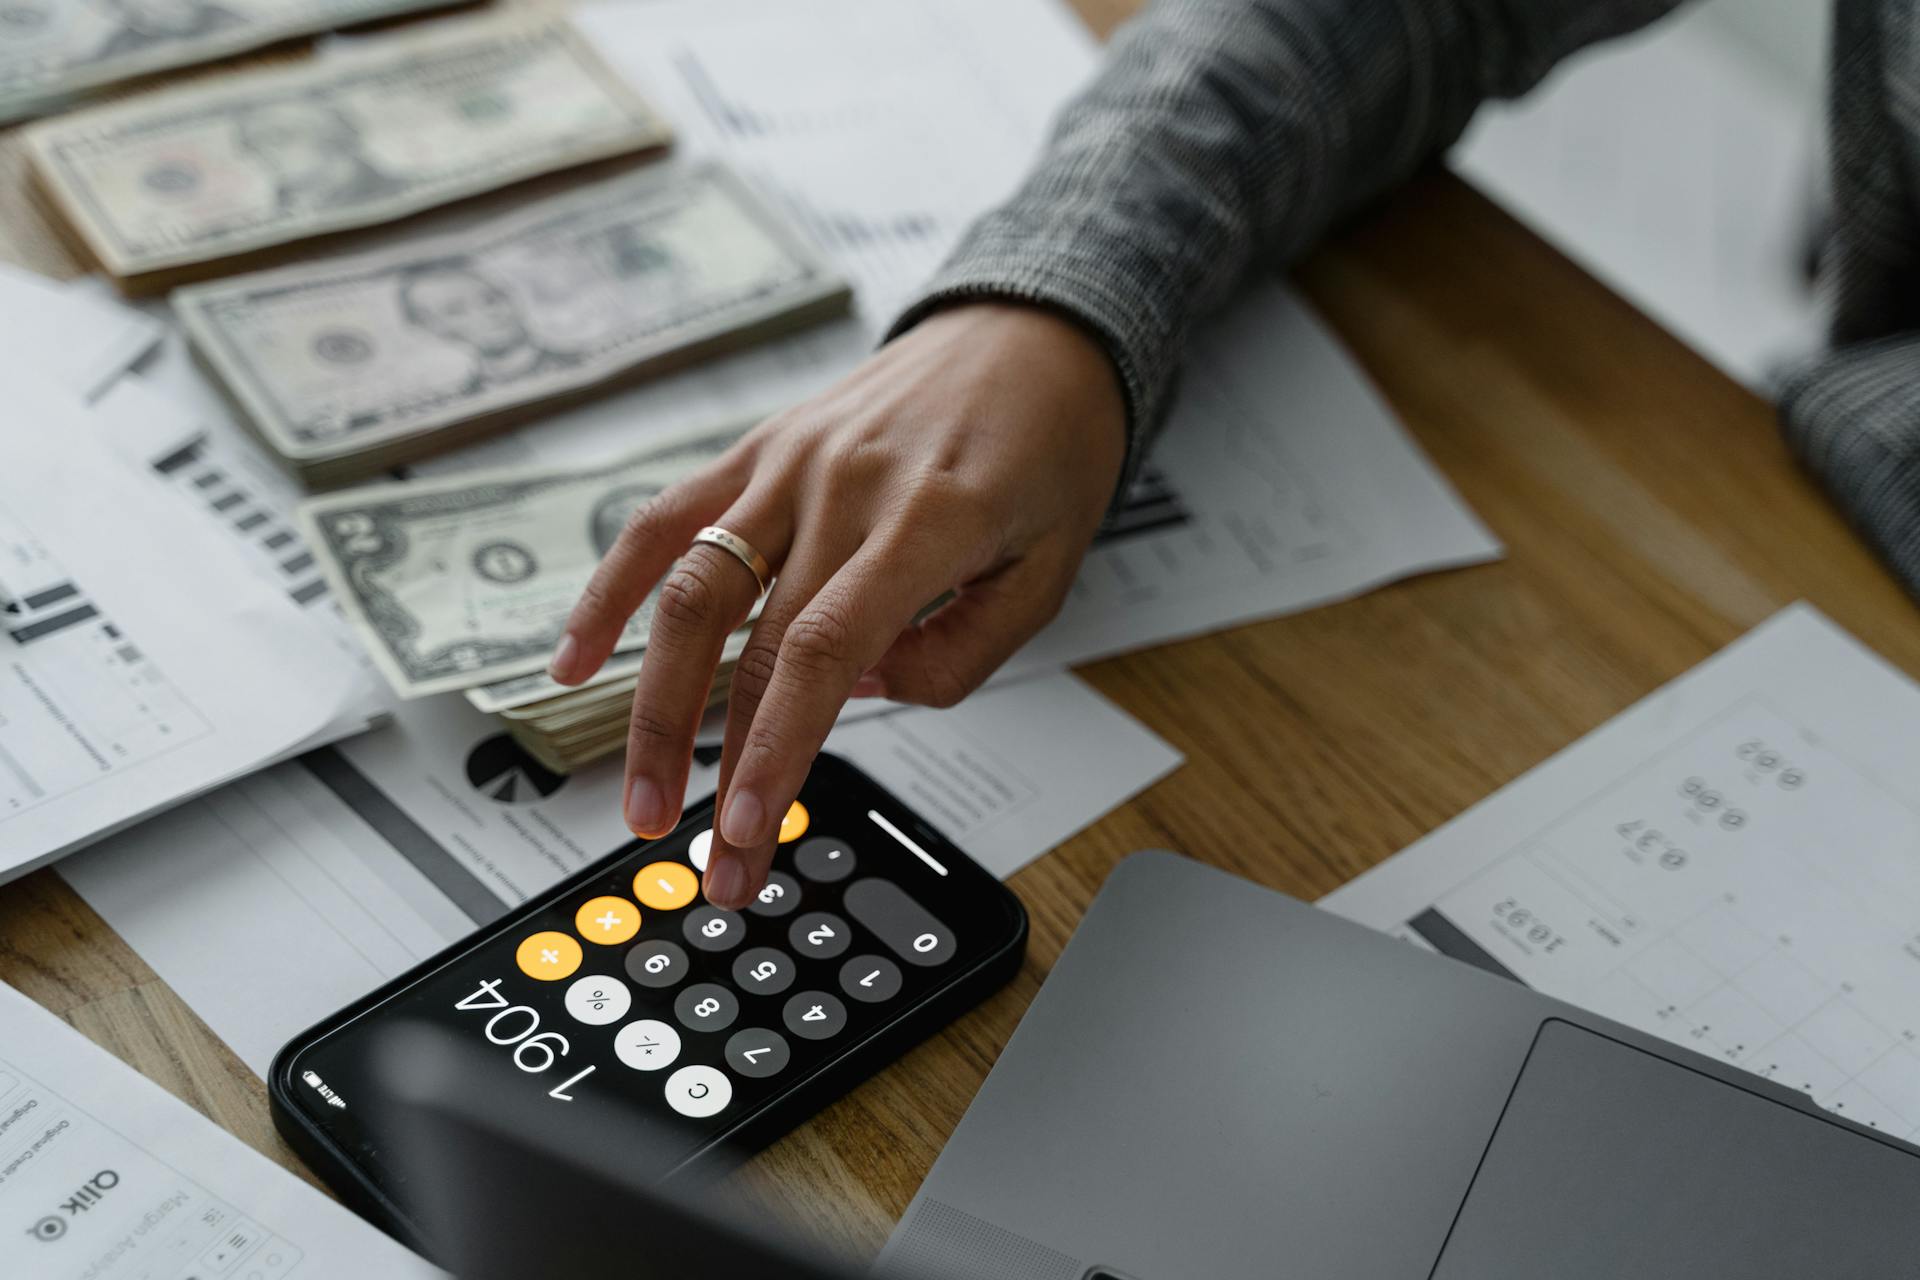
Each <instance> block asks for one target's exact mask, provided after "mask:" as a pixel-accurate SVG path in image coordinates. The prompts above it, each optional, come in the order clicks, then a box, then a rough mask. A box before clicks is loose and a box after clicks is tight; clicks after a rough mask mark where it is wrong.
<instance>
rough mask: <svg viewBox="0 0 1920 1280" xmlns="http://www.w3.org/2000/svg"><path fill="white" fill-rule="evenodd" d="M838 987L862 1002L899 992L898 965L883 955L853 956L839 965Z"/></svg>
mask: <svg viewBox="0 0 1920 1280" xmlns="http://www.w3.org/2000/svg"><path fill="white" fill-rule="evenodd" d="M840 989H841V990H842V991H844V992H846V993H847V994H848V995H849V996H851V997H853V998H854V999H855V1000H858V1001H860V1002H861V1003H862V1004H880V1003H881V1002H882V1001H886V1000H891V999H893V998H894V997H895V996H897V995H899V994H900V966H899V965H897V964H895V963H894V962H893V961H891V960H889V959H887V958H886V957H885V956H855V957H854V958H853V959H851V960H849V961H847V962H846V963H845V964H843V965H841V966H840Z"/></svg>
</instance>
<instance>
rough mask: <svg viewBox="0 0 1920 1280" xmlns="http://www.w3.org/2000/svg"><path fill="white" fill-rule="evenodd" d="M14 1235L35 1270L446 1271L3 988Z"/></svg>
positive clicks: (199, 1273)
mask: <svg viewBox="0 0 1920 1280" xmlns="http://www.w3.org/2000/svg"><path fill="white" fill-rule="evenodd" d="M0 1241H4V1243H0V1272H4V1273H5V1274H7V1275H9V1276H18V1277H21V1278H22V1280H25V1278H26V1277H29V1276H31V1277H34V1280H159V1278H161V1277H164V1278H165V1280H199V1278H202V1277H204V1278H205V1280H213V1277H222V1278H223V1280H224V1278H231V1280H337V1278H338V1277H341V1276H367V1277H374V1276H378V1277H381V1280H387V1278H388V1277H395V1278H396V1280H397V1278H402V1277H423V1278H424V1277H430V1276H439V1275H442V1274H443V1273H442V1272H440V1271H438V1270H436V1269H435V1268H433V1267H431V1266H428V1265H427V1264H426V1263H425V1262H423V1261H421V1260H420V1259H419V1258H418V1257H416V1256H415V1255H414V1254H412V1253H410V1252H408V1251H407V1250H406V1249H404V1248H402V1247H401V1246H400V1245H398V1244H396V1243H395V1242H394V1241H393V1240H391V1239H389V1238H388V1237H387V1236H386V1235H384V1234H382V1233H381V1232H380V1231H378V1230H376V1229H375V1228H373V1227H371V1226H369V1225H368V1224H367V1223H366V1222H365V1221H363V1220H362V1219H360V1218H359V1217H357V1216H355V1215H354V1214H353V1213H352V1212H350V1211H349V1210H347V1209H345V1208H343V1207H341V1206H340V1205H339V1204H338V1203H336V1202H335V1201H333V1200H330V1199H328V1198H327V1197H326V1196H325V1195H322V1194H321V1193H320V1192H318V1191H316V1190H314V1189H313V1188H312V1187H310V1186H308V1185H307V1184H306V1183H304V1182H302V1181H300V1179H298V1178H296V1177H294V1176H293V1175H292V1174H291V1173H288V1172H287V1171H286V1170H285V1169H282V1168H280V1167H279V1166H278V1165H276V1164H274V1163H272V1162H271V1161H269V1160H268V1159H267V1158H266V1157H264V1156H262V1155H260V1154H259V1153H258V1152H256V1151H254V1150H253V1149H252V1148H251V1147H249V1146H247V1145H246V1144H245V1143H243V1142H241V1141H240V1140H239V1139H238V1138H236V1137H234V1136H233V1135H231V1134H229V1133H227V1132H226V1131H225V1130H223V1129H221V1128H220V1127H219V1126H218V1125H216V1124H214V1123H213V1122H212V1121H210V1120H208V1119H207V1118H206V1117H205V1116H202V1115H201V1114H200V1113H199V1112H197V1111H195V1110H194V1109H193V1108H192V1107H189V1106H188V1105H187V1104H186V1103H184V1102H181V1101H180V1100H179V1099H178V1098H175V1097H174V1096H173V1095H172V1094H170V1093H168V1092H167V1091H166V1090H164V1089H162V1088H161V1087H160V1086H159V1085H156V1084H154V1083H153V1082H152V1081H151V1080H148V1079H147V1078H146V1077H144V1076H142V1075H141V1074H140V1073H139V1072H137V1071H135V1070H134V1069H133V1068H131V1067H129V1066H127V1065H125V1064H124V1063H122V1062H121V1061H120V1060H119V1059H117V1058H115V1057H114V1056H113V1055H112V1054H110V1053H108V1052H107V1051H106V1050H105V1049H102V1048H100V1047H99V1046H98V1045H95V1044H93V1043H92V1042H91V1041H89V1040H88V1039H87V1038H86V1037H84V1036H82V1035H81V1034H80V1033H79V1032H77V1031H75V1030H73V1029H72V1028H71V1027H69V1026H67V1024H66V1023H64V1022H62V1021H61V1020H60V1019H58V1018H56V1017H54V1016H53V1015H52V1014H51V1013H48V1012H47V1011H46V1010H44V1009H42V1008H40V1007H39V1006H38V1005H36V1004H34V1003H33V1002H32V1001H31V1000H29V999H27V998H26V997H25V996H23V995H21V994H20V993H19V992H17V991H15V990H14V989H13V988H12V987H9V986H5V985H4V984H0Z"/></svg>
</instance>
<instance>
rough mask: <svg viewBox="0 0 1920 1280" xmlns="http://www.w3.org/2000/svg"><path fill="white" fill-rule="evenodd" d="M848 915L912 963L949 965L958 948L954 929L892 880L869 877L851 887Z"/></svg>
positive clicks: (848, 887) (848, 890)
mask: <svg viewBox="0 0 1920 1280" xmlns="http://www.w3.org/2000/svg"><path fill="white" fill-rule="evenodd" d="M844 901H845V903H846V908H847V914H848V915H850V916H852V917H853V918H854V919H855V920H858V921H859V922H860V923H861V924H863V925H865V926H866V927H867V928H869V929H871V930H873V931H874V932H875V933H876V934H878V935H879V936H880V941H882V942H884V943H886V944H887V949H888V950H890V951H892V952H893V954H895V955H897V956H899V957H900V958H901V959H902V960H905V961H906V962H907V963H908V964H913V965H920V966H922V967H926V966H929V965H936V964H945V963H946V962H947V961H949V960H951V959H953V956H954V952H955V951H957V950H958V947H957V945H956V944H955V943H954V940H953V932H952V930H950V929H948V928H947V927H946V926H945V925H943V924H941V923H940V922H939V921H938V920H936V919H934V918H933V915H932V914H931V913H930V912H929V911H928V910H927V909H926V908H925V907H923V906H921V905H920V904H919V903H917V902H915V901H914V900H913V899H912V898H909V897H908V896H907V894H906V890H904V889H902V888H901V887H900V886H899V885H897V884H895V883H894V882H893V881H891V880H879V879H875V878H873V877H871V876H869V877H868V878H867V879H865V880H856V881H854V882H853V883H852V884H850V885H848V886H847V896H846V898H845V900H844Z"/></svg>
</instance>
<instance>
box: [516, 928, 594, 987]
mask: <svg viewBox="0 0 1920 1280" xmlns="http://www.w3.org/2000/svg"><path fill="white" fill-rule="evenodd" d="M583 954H584V953H583V952H582V951H581V950H580V944H579V942H578V941H576V940H575V939H574V937H573V936H572V935H571V934H566V933H555V932H553V931H552V930H548V931H547V932H545V933H536V934H533V935H531V936H529V937H528V938H527V939H526V941H524V942H522V943H521V944H520V946H519V948H518V949H517V950H515V951H514V953H513V959H514V962H515V963H516V964H518V965H519V966H520V972H522V973H524V974H526V975H527V976H528V977H529V978H533V979H536V980H538V981H540V982H558V981H560V979H562V978H571V977H572V976H573V973H574V970H576V969H578V968H579V967H580V960H581V957H582V955H583Z"/></svg>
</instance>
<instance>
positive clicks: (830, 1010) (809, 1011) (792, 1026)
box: [780, 991, 847, 1040]
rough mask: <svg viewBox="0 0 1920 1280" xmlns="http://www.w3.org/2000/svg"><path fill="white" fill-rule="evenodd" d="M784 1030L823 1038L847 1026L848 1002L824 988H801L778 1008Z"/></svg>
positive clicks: (804, 1037)
mask: <svg viewBox="0 0 1920 1280" xmlns="http://www.w3.org/2000/svg"><path fill="white" fill-rule="evenodd" d="M780 1020H781V1021H782V1022H784V1023H786V1024H787V1030H789V1031H791V1032H793V1034H795V1035H797V1036H799V1037H800V1038H801V1039H802V1040H826V1039H829V1038H830V1037H833V1036H837V1035H839V1034H840V1033H841V1032H842V1031H844V1030H845V1029H846V1026H847V1006H845V1005H843V1004H841V1003H840V1002H839V1001H838V1000H837V999H835V998H834V997H832V996H830V995H828V994H827V993H826V992H824V991H802V992H801V993H800V994H799V995H797V996H795V997H793V998H792V999H791V1000H789V1001H787V1007H786V1008H785V1009H783V1010H781V1011H780Z"/></svg>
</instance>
